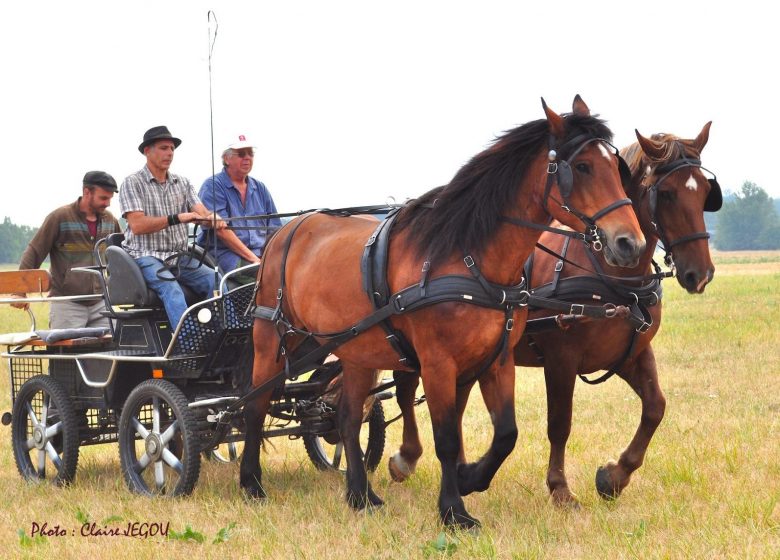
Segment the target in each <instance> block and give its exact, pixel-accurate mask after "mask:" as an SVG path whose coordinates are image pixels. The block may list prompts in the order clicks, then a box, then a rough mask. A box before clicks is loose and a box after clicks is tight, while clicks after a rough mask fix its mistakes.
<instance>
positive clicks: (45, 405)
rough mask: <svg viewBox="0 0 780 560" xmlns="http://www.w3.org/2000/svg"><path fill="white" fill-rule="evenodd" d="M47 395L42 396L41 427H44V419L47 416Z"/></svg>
mask: <svg viewBox="0 0 780 560" xmlns="http://www.w3.org/2000/svg"><path fill="white" fill-rule="evenodd" d="M49 398H50V397H49V395H47V394H46V393H44V394H43V406H42V407H41V425H42V426H45V425H46V418H47V417H48V416H49Z"/></svg>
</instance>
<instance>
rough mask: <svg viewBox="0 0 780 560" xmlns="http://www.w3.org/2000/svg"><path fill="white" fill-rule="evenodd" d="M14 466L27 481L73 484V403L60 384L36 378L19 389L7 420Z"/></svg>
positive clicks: (75, 456) (75, 462)
mask: <svg viewBox="0 0 780 560" xmlns="http://www.w3.org/2000/svg"><path fill="white" fill-rule="evenodd" d="M11 424H12V426H11V434H12V437H11V439H12V445H13V449H14V458H15V459H16V467H17V468H18V469H19V473H20V474H21V475H22V477H23V478H25V479H27V480H30V481H42V480H49V481H51V482H53V483H54V484H58V485H63V484H67V483H70V482H72V481H73V479H74V478H75V476H76V466H77V465H78V461H79V431H78V423H77V419H76V413H75V411H74V410H73V403H72V401H71V399H70V397H69V396H68V394H67V393H66V392H65V389H63V387H62V385H61V384H60V383H59V382H58V381H57V380H56V379H53V378H51V377H49V376H48V375H36V376H35V377H31V378H30V379H28V380H27V381H26V382H25V383H24V385H22V387H21V388H20V389H19V392H18V393H17V395H16V401H15V402H14V408H13V415H12V419H11Z"/></svg>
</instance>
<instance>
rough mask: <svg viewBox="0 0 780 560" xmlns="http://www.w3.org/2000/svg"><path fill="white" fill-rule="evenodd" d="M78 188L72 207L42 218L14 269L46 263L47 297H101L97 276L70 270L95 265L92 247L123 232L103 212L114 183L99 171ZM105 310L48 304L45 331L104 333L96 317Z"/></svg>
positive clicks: (96, 305)
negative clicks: (92, 329)
mask: <svg viewBox="0 0 780 560" xmlns="http://www.w3.org/2000/svg"><path fill="white" fill-rule="evenodd" d="M82 183H83V187H82V194H81V196H80V197H79V198H78V200H76V202H73V203H71V204H67V205H65V206H62V207H61V208H57V209H56V210H55V211H53V212H52V213H51V214H49V215H48V216H46V219H45V220H44V221H43V224H42V225H41V227H40V229H39V230H38V231H37V232H36V234H35V236H34V237H33V238H32V241H30V244H29V245H28V246H27V249H25V251H24V253H23V254H22V260H21V262H20V263H19V270H29V269H33V268H39V267H40V266H41V263H43V261H44V260H46V257H47V256H48V257H49V260H50V262H51V267H50V273H51V291H50V292H49V295H50V296H83V295H91V294H102V290H101V286H100V280H99V278H97V276H95V275H93V274H89V273H87V272H79V271H72V270H71V269H73V268H76V267H82V266H93V265H96V264H97V263H96V262H95V257H94V254H93V248H94V246H95V243H96V242H97V241H98V240H100V239H103V238H104V237H106V236H107V235H109V234H111V233H118V232H120V231H122V230H121V228H120V227H119V222H118V221H117V219H116V218H115V217H114V216H112V215H111V213H110V212H109V211H108V210H106V208H108V206H109V204H111V198H112V197H113V196H114V193H115V192H117V187H116V181H114V178H113V177H112V176H111V175H109V174H108V173H106V172H104V171H89V172H87V174H86V175H84V180H83V181H82ZM16 295H17V296H24V294H16ZM12 305H13V306H14V307H18V308H20V309H26V308H27V307H28V306H29V304H28V303H21V302H20V303H18V304H12ZM105 308H106V307H105V304H104V303H103V300H102V298H95V299H87V300H77V301H53V302H51V305H50V308H49V328H52V329H69V328H73V329H77V328H84V327H108V326H109V325H108V319H107V318H106V317H103V316H102V315H101V311H104V310H105Z"/></svg>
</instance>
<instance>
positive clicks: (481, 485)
mask: <svg viewBox="0 0 780 560" xmlns="http://www.w3.org/2000/svg"><path fill="white" fill-rule="evenodd" d="M489 487H490V482H485V481H483V480H481V477H480V476H479V463H461V464H460V465H458V492H460V495H461V496H468V495H469V494H471V493H472V492H484V491H485V490H487V489H488V488H489Z"/></svg>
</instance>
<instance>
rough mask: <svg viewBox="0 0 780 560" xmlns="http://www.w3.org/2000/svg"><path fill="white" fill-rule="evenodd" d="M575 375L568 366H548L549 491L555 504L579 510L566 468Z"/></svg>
mask: <svg viewBox="0 0 780 560" xmlns="http://www.w3.org/2000/svg"><path fill="white" fill-rule="evenodd" d="M576 379H577V376H576V374H575V371H574V369H573V368H572V367H570V366H568V365H563V364H561V363H555V364H552V365H550V364H549V360H548V361H547V362H546V363H545V366H544V382H545V386H546V388H547V439H548V440H549V441H550V460H549V463H548V464H547V488H549V489H550V497H551V498H552V501H553V504H555V505H556V506H563V507H577V506H579V502H578V501H577V498H576V497H575V496H574V494H572V493H571V490H569V483H568V481H567V480H566V471H565V468H564V464H565V461H566V442H567V441H568V439H569V434H570V433H571V416H572V399H573V397H574V384H575V381H576Z"/></svg>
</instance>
